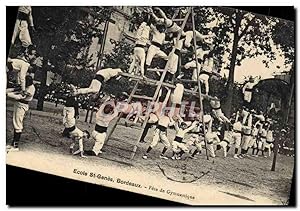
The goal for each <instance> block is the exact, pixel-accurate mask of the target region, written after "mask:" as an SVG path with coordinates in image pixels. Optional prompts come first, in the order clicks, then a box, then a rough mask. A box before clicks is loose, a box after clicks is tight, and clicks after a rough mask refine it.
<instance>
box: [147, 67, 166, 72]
mask: <svg viewBox="0 0 300 211" xmlns="http://www.w3.org/2000/svg"><path fill="white" fill-rule="evenodd" d="M148 70H149V71H152V72H164V71H165V70H164V69H153V68H148V69H147V71H148Z"/></svg>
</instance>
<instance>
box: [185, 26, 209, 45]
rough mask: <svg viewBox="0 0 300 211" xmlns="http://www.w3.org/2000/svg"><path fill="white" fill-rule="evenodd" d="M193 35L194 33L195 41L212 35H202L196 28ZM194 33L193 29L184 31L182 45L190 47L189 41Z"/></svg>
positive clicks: (201, 40) (203, 39) (200, 40)
mask: <svg viewBox="0 0 300 211" xmlns="http://www.w3.org/2000/svg"><path fill="white" fill-rule="evenodd" d="M195 35H196V42H204V41H205V38H208V37H211V36H212V35H203V34H201V33H200V32H198V31H197V30H195ZM193 37H194V33H193V31H186V32H185V41H184V46H185V47H186V48H189V47H191V42H192V40H193Z"/></svg>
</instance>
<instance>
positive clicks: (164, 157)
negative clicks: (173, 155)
mask: <svg viewBox="0 0 300 211" xmlns="http://www.w3.org/2000/svg"><path fill="white" fill-rule="evenodd" d="M159 158H161V159H165V160H168V159H169V158H168V157H166V156H164V155H160V156H159Z"/></svg>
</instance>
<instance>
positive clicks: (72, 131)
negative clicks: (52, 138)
mask: <svg viewBox="0 0 300 211" xmlns="http://www.w3.org/2000/svg"><path fill="white" fill-rule="evenodd" d="M75 116H76V115H75V108H74V105H69V104H66V106H64V108H63V125H64V127H65V130H64V132H63V135H64V136H67V137H69V138H71V139H73V141H74V142H73V143H72V144H71V145H70V153H72V154H73V155H77V154H80V157H82V158H84V157H85V156H84V155H83V152H84V149H83V139H85V138H87V139H89V137H90V133H89V132H88V131H87V130H84V131H82V130H80V129H79V128H77V127H76V120H75ZM76 143H78V144H79V149H78V150H76V151H74V146H75V144H76Z"/></svg>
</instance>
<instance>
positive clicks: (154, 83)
mask: <svg viewBox="0 0 300 211" xmlns="http://www.w3.org/2000/svg"><path fill="white" fill-rule="evenodd" d="M191 13H192V7H189V8H188V11H187V13H186V15H185V17H184V18H183V19H180V20H176V21H180V22H182V24H181V27H180V28H181V31H183V29H184V27H185V24H186V22H187V20H188V18H189V16H190V14H191ZM174 16H175V15H174ZM174 18H175V17H172V19H174ZM180 37H181V32H180V33H178V35H177V38H176V39H177V42H178V41H179V39H180ZM174 50H175V46H174V47H173V49H172V51H174ZM157 71H160V72H162V74H161V77H160V80H159V81H155V80H151V79H149V80H148V79H146V81H145V82H146V83H148V82H150V83H148V84H149V85H152V86H156V89H155V92H154V95H153V96H152V97H148V96H142V95H137V94H136V91H137V90H138V86H139V85H140V84H142V83H144V82H141V80H139V79H141V78H139V77H134V76H132V75H130V74H126V73H124V74H122V75H123V76H128V77H133V78H135V79H137V80H136V83H135V85H134V87H133V89H132V91H131V94H130V96H129V98H128V101H127V103H130V102H131V101H132V99H147V100H149V101H151V104H150V105H153V103H154V102H155V101H156V100H157V97H158V95H159V92H160V90H161V88H162V86H167V87H172V88H175V86H174V85H171V84H167V83H165V82H164V79H165V76H166V73H167V70H166V69H158V70H157ZM148 105H149V104H148ZM148 109H149V108H147V110H148ZM122 115H123V114H122V113H120V114H119V115H118V117H117V120H116V122H115V123H114V124H113V126H112V129H111V130H110V131H109V132H108V134H107V139H106V142H105V145H107V143H108V142H109V140H110V139H111V135H112V134H113V132H114V131H115V129H116V127H117V125H118V123H119V121H120V119H121V117H122ZM149 115H150V112H147V113H146V116H145V120H144V122H143V124H142V127H141V130H140V134H139V136H138V139H137V140H136V142H135V143H134V144H133V149H132V151H131V155H130V159H133V158H134V156H135V153H136V151H137V146H138V144H139V141H140V139H141V137H142V134H143V131H144V129H145V127H146V124H147V122H148V119H149ZM114 140H115V141H118V140H116V139H114ZM127 151H128V150H127Z"/></svg>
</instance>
